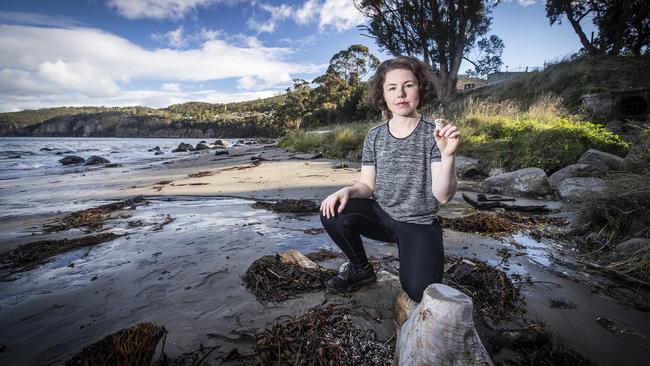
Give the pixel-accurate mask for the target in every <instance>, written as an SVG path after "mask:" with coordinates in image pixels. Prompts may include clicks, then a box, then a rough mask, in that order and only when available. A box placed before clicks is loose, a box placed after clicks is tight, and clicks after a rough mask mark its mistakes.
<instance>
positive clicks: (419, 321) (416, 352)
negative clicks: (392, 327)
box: [397, 283, 492, 366]
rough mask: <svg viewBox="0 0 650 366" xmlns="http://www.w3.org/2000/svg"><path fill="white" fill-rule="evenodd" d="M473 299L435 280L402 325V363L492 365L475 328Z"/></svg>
mask: <svg viewBox="0 0 650 366" xmlns="http://www.w3.org/2000/svg"><path fill="white" fill-rule="evenodd" d="M472 308H473V304H472V299H471V298H470V297H469V296H467V295H465V294H463V293H462V292H460V291H458V290H456V289H454V288H451V287H449V286H446V285H443V284H439V283H434V284H432V285H430V286H429V287H427V288H426V290H424V294H423V297H422V301H421V302H420V304H419V305H418V306H417V307H416V308H415V309H414V310H413V311H412V313H411V314H410V315H409V317H408V319H407V320H406V322H405V323H404V324H403V325H402V327H401V329H400V335H399V338H398V340H397V343H398V346H397V347H398V352H397V355H398V359H399V365H421V366H424V365H427V366H429V365H482V366H483V365H492V359H491V358H490V355H489V354H488V353H487V351H486V349H485V347H484V346H483V343H481V339H480V338H479V336H478V333H477V332H476V329H475V328H474V321H473V318H472Z"/></svg>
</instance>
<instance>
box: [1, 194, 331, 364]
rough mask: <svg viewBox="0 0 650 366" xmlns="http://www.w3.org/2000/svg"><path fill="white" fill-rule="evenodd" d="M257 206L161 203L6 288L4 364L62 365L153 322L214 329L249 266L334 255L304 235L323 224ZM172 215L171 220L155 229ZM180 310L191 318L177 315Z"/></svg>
mask: <svg viewBox="0 0 650 366" xmlns="http://www.w3.org/2000/svg"><path fill="white" fill-rule="evenodd" d="M251 203H252V201H247V200H242V199H204V198H201V199H172V200H155V201H152V202H151V204H149V205H145V206H138V207H137V208H136V209H135V210H128V211H126V212H127V213H128V214H130V215H131V216H130V217H128V218H123V219H118V220H115V221H111V222H110V228H111V231H113V232H116V233H128V235H126V236H123V237H120V238H117V239H115V240H113V241H110V242H107V243H103V244H100V245H97V246H93V247H91V248H82V249H79V250H75V251H72V252H68V253H65V254H61V255H58V256H56V257H54V258H53V260H51V261H50V262H48V263H47V264H44V265H42V266H39V267H37V268H35V269H33V270H30V271H27V272H22V273H17V274H15V278H16V279H15V280H14V281H10V282H0V328H2V329H3V332H2V334H1V335H0V344H2V345H5V346H6V347H7V349H6V350H5V351H4V352H3V353H0V363H1V364H31V363H34V362H36V363H42V364H50V363H60V362H62V361H63V360H65V359H66V358H67V357H70V356H71V354H72V352H73V351H76V350H78V349H79V347H80V346H83V345H86V343H88V341H90V340H96V338H97V337H99V336H100V335H105V334H106V328H105V327H109V328H111V329H115V330H118V329H119V328H117V326H118V325H122V326H127V325H132V324H134V323H135V322H139V321H144V320H145V319H147V318H155V319H158V322H162V323H163V324H165V325H166V326H169V322H170V321H181V320H180V319H182V320H183V321H185V322H210V319H211V317H214V316H215V315H214V312H215V311H217V312H224V311H227V309H228V308H230V307H232V303H230V302H228V301H223V299H221V300H220V298H219V292H223V293H230V292H232V291H231V290H229V289H231V288H233V286H237V287H242V288H243V284H242V283H241V279H240V276H241V274H242V273H243V271H245V269H246V268H247V266H248V265H249V264H250V263H251V262H252V261H253V260H255V259H257V258H258V257H260V256H262V255H264V254H272V253H276V252H281V251H285V250H289V249H299V250H300V251H302V252H303V253H307V252H310V251H315V250H317V249H319V248H321V247H329V248H332V243H331V241H330V240H329V238H328V237H327V235H326V234H320V235H310V234H305V233H304V231H303V230H307V229H314V228H318V227H319V226H320V221H319V218H318V216H317V215H299V216H297V215H290V214H275V213H272V212H269V211H266V210H260V209H254V208H252V207H251ZM168 214H169V215H171V217H172V218H173V219H174V221H173V222H171V223H169V224H167V225H165V226H164V227H163V228H162V230H156V225H157V224H159V223H160V222H161V221H163V219H164V217H165V216H166V215H168ZM136 220H141V221H142V222H143V223H144V226H142V227H138V228H134V229H128V228H127V222H128V221H136ZM238 292H241V291H238ZM238 296H239V297H240V295H238ZM181 304H184V305H181ZM181 310H182V311H183V312H189V313H191V314H194V315H192V317H191V318H192V319H186V317H185V316H180V319H179V316H178V315H173V313H174V312H178V311H181ZM169 312H172V314H170V313H169ZM201 313H205V315H201ZM80 335H84V340H83V341H81V340H79V339H78V337H79V336H80ZM27 349H29V350H30V352H26V350H27ZM5 362H9V363H5Z"/></svg>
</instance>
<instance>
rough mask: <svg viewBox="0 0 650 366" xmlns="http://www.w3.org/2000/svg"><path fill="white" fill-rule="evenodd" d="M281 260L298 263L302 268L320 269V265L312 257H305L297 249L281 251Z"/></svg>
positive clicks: (285, 262)
mask: <svg viewBox="0 0 650 366" xmlns="http://www.w3.org/2000/svg"><path fill="white" fill-rule="evenodd" d="M280 262H282V263H284V264H296V265H298V266H300V267H302V268H311V269H318V268H319V266H318V264H316V263H315V262H314V261H312V260H311V259H309V258H307V257H305V256H304V255H303V254H302V253H300V252H299V251H297V250H289V251H286V252H284V253H280Z"/></svg>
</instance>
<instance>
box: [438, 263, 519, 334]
mask: <svg viewBox="0 0 650 366" xmlns="http://www.w3.org/2000/svg"><path fill="white" fill-rule="evenodd" d="M446 261H448V262H453V265H452V266H451V267H450V268H449V269H448V270H447V273H454V271H455V270H456V267H457V266H458V265H459V264H460V262H461V261H462V258H460V257H456V256H448V257H447V258H446ZM472 262H473V263H474V264H475V266H476V267H475V269H474V270H473V271H472V272H471V273H470V274H468V275H467V276H465V277H463V278H461V279H460V280H456V279H454V278H453V276H446V277H445V282H446V284H447V285H448V286H451V287H454V288H456V289H458V290H459V291H462V292H463V293H465V294H467V295H468V296H470V297H471V298H472V299H473V300H474V304H475V305H476V307H477V308H478V310H479V311H480V312H481V313H482V314H483V315H484V316H487V317H488V318H489V319H490V320H492V321H493V322H494V323H496V324H499V323H501V322H502V321H504V320H508V319H510V318H511V317H512V315H513V314H515V313H517V311H518V310H519V309H520V307H521V305H523V303H524V302H525V300H524V298H523V297H522V296H521V294H520V293H519V289H517V287H515V286H514V285H513V284H512V281H510V278H508V275H506V274H505V272H503V271H501V270H499V269H496V268H494V267H492V266H490V265H488V264H486V263H484V262H481V261H479V260H477V259H475V258H474V259H472Z"/></svg>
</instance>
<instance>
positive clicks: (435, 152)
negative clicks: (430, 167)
mask: <svg viewBox="0 0 650 366" xmlns="http://www.w3.org/2000/svg"><path fill="white" fill-rule="evenodd" d="M439 161H441V155H440V149H438V144H436V142H435V140H434V142H433V147H432V148H431V162H432V163H436V162H439Z"/></svg>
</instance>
